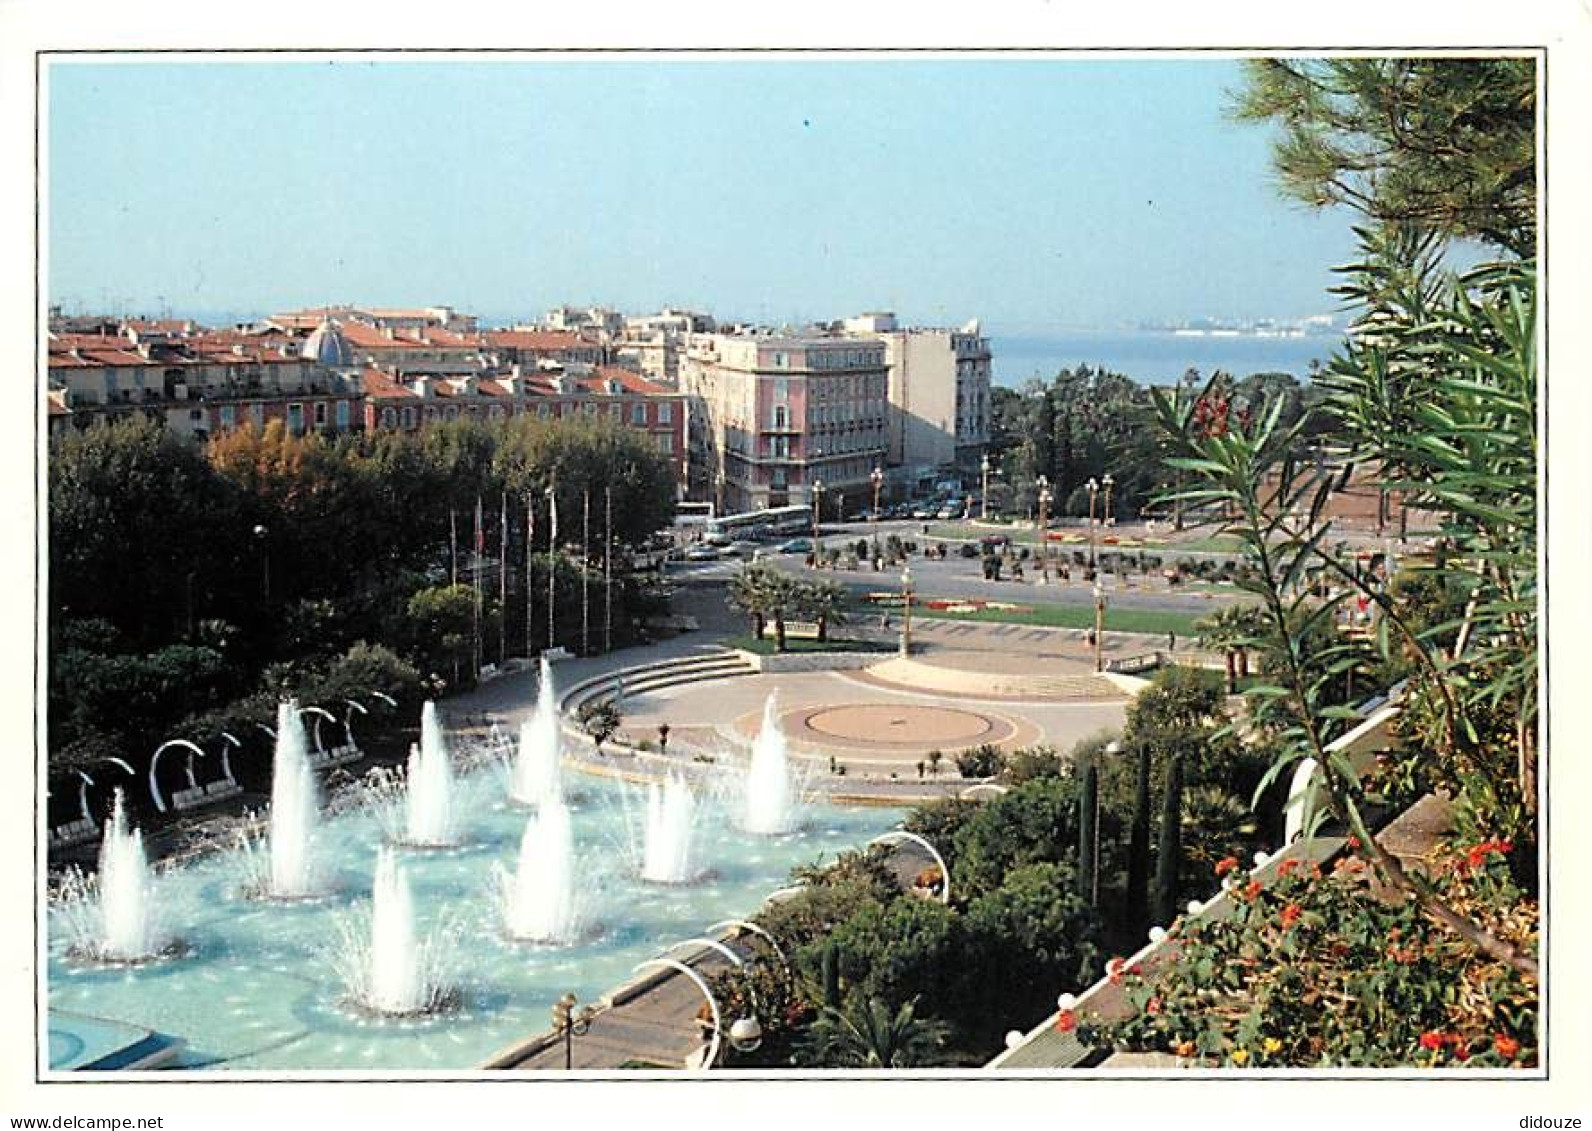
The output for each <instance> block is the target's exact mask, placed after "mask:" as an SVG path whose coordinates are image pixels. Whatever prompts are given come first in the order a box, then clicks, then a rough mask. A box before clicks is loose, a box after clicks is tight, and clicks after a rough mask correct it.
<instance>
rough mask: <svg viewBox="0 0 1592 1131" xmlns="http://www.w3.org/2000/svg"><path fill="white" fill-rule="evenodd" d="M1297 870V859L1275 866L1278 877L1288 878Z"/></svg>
mask: <svg viewBox="0 0 1592 1131" xmlns="http://www.w3.org/2000/svg"><path fill="white" fill-rule="evenodd" d="M1298 869H1299V861H1298V860H1297V859H1294V860H1284V861H1283V862H1282V863H1281V864H1278V865H1277V874H1278V875H1279V876H1288V875H1292V874H1293V873H1294V872H1296V871H1297V870H1298Z"/></svg>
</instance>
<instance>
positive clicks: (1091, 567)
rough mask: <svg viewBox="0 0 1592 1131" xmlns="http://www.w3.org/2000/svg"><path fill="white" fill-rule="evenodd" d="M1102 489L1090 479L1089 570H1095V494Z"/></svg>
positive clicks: (1092, 571)
mask: <svg viewBox="0 0 1592 1131" xmlns="http://www.w3.org/2000/svg"><path fill="white" fill-rule="evenodd" d="M1099 491H1100V484H1098V483H1096V482H1095V481H1094V478H1093V477H1092V476H1091V477H1090V479H1089V572H1090V574H1093V573H1094V571H1095V495H1096V494H1097V493H1099Z"/></svg>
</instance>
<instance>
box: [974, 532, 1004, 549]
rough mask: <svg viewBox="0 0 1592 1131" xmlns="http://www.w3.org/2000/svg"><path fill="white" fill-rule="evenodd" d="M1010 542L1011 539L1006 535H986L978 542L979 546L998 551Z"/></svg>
mask: <svg viewBox="0 0 1592 1131" xmlns="http://www.w3.org/2000/svg"><path fill="white" fill-rule="evenodd" d="M1010 541H1011V539H1010V538H1008V537H1006V535H1004V534H986V535H984V537H982V538H980V539H979V540H978V544H979V545H980V546H988V547H989V548H990V549H991V550H998V549H1000V548H1001V547H1002V546H1004V545H1006V544H1007V543H1008V542H1010Z"/></svg>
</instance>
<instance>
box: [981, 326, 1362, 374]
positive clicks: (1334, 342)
mask: <svg viewBox="0 0 1592 1131" xmlns="http://www.w3.org/2000/svg"><path fill="white" fill-rule="evenodd" d="M989 336H990V353H991V355H992V358H991V367H992V370H993V375H994V381H995V384H997V385H1005V386H1007V387H1011V388H1015V387H1017V386H1019V385H1021V384H1022V383H1023V382H1025V381H1027V380H1028V379H1029V378H1031V377H1033V376H1035V375H1036V374H1037V375H1039V376H1040V377H1043V378H1047V379H1048V378H1050V377H1052V376H1054V375H1055V374H1056V372H1057V371H1058V370H1060V369H1071V368H1074V367H1076V366H1077V365H1079V364H1082V363H1087V364H1089V365H1090V366H1104V367H1105V368H1107V369H1110V370H1112V371H1113V372H1116V373H1125V374H1127V375H1128V376H1129V377H1132V378H1134V379H1135V380H1137V381H1139V382H1141V383H1143V384H1146V385H1167V384H1171V383H1172V382H1174V381H1176V380H1177V379H1178V378H1179V377H1181V376H1182V375H1183V373H1184V372H1185V371H1186V370H1188V369H1189V368H1194V369H1198V370H1199V371H1200V373H1201V375H1203V376H1207V377H1208V376H1210V375H1211V373H1213V372H1214V371H1215V370H1217V369H1222V370H1226V371H1227V372H1228V373H1231V374H1232V375H1233V376H1235V377H1247V376H1249V375H1250V374H1251V373H1266V372H1278V373H1292V374H1293V375H1294V376H1295V377H1298V378H1299V379H1300V380H1301V381H1303V380H1304V379H1305V378H1307V377H1308V376H1309V374H1310V362H1311V361H1312V360H1316V361H1320V362H1322V363H1323V364H1325V362H1326V360H1327V358H1328V357H1329V356H1330V355H1331V354H1332V351H1333V350H1334V349H1336V348H1338V346H1339V345H1340V344H1341V341H1342V339H1340V338H1336V337H1330V336H1327V335H1321V336H1311V337H1305V338H1253V337H1231V338H1223V337H1189V336H1181V335H1177V334H1170V333H1156V332H1153V331H1144V332H1139V333H1132V332H1117V333H1113V332H1097V333H1086V332H1079V333H1071V334H1046V335H1020V334H1001V333H998V332H995V331H991V332H990V335H989Z"/></svg>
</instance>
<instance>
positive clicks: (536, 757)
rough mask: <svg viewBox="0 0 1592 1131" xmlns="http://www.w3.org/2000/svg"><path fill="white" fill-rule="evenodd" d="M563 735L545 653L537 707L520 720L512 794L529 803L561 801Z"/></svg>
mask: <svg viewBox="0 0 1592 1131" xmlns="http://www.w3.org/2000/svg"><path fill="white" fill-rule="evenodd" d="M560 746H561V743H560V735H559V720H558V700H557V699H556V698H555V696H554V694H553V666H552V664H550V663H548V661H547V657H546V656H543V657H542V667H541V682H540V683H539V684H538V686H537V692H536V709H535V710H534V711H533V712H532V713H531V717H530V718H528V719H526V720H525V722H523V723H521V724H520V747H519V754H518V756H517V757H516V758H515V761H514V776H513V779H512V781H511V782H510V783H509V795H510V796H511V797H513V798H514V800H516V801H519V802H522V803H523V804H526V805H540V804H542V803H544V802H548V801H555V802H556V801H560V800H562V798H563V795H564V788H563V782H562V775H561V772H560V767H559V756H560Z"/></svg>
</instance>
